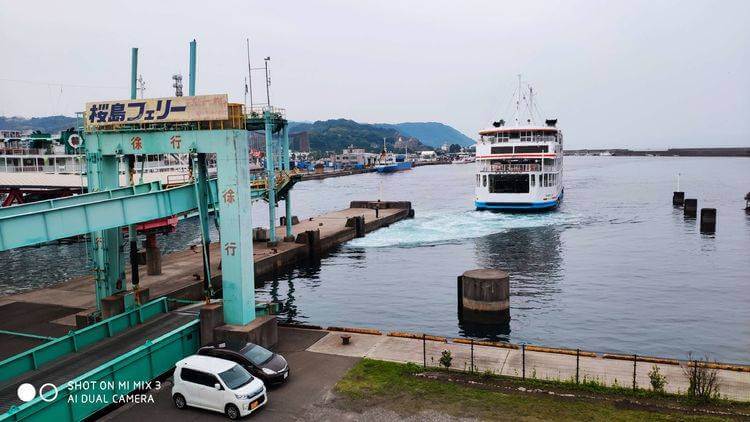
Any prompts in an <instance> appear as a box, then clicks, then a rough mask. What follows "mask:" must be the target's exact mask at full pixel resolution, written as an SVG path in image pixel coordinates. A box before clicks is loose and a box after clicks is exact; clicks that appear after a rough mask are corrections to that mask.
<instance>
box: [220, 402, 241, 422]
mask: <svg viewBox="0 0 750 422" xmlns="http://www.w3.org/2000/svg"><path fill="white" fill-rule="evenodd" d="M224 413H225V414H226V415H227V417H228V418H229V419H231V420H235V419H239V417H240V409H238V408H237V406H235V405H233V404H228V405H227V408H226V409H225V410H224Z"/></svg>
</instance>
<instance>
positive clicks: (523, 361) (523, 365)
mask: <svg viewBox="0 0 750 422" xmlns="http://www.w3.org/2000/svg"><path fill="white" fill-rule="evenodd" d="M521 379H523V380H525V379H526V344H522V345H521Z"/></svg>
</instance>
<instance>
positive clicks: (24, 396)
mask: <svg viewBox="0 0 750 422" xmlns="http://www.w3.org/2000/svg"><path fill="white" fill-rule="evenodd" d="M50 390H51V391H54V392H55V394H53V395H51V396H49V397H45V395H44V393H45V392H46V391H50ZM36 394H37V391H36V388H34V386H33V385H31V384H29V383H28V382H25V383H23V384H21V385H19V386H18V398H19V399H20V400H21V401H23V402H30V401H32V400H34V397H36ZM57 394H58V390H57V387H56V386H55V385H54V384H51V383H46V384H42V386H41V387H39V398H40V399H42V401H46V402H53V401H55V399H57Z"/></svg>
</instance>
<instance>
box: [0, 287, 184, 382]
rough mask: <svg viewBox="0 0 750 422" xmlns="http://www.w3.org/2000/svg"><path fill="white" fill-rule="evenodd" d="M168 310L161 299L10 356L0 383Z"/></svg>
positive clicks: (2, 364) (0, 367)
mask: <svg viewBox="0 0 750 422" xmlns="http://www.w3.org/2000/svg"><path fill="white" fill-rule="evenodd" d="M168 311H169V305H168V303H167V298H166V297H163V298H160V299H157V300H154V301H151V302H148V303H146V304H144V305H141V306H139V307H137V308H135V309H132V310H130V311H127V312H124V313H121V314H119V315H115V316H113V317H111V318H107V319H105V320H102V321H100V322H97V323H95V324H92V325H89V326H88V327H85V328H81V329H80V330H75V331H71V332H70V333H68V334H66V335H64V336H62V337H59V338H57V339H54V340H51V341H49V342H47V343H44V344H40V345H39V346H36V347H34V348H32V349H29V350H27V351H25V352H21V353H19V354H16V355H14V356H11V357H9V358H7V359H5V360H3V361H0V382H4V381H7V380H9V379H13V378H15V377H17V376H19V375H22V374H24V373H26V372H28V371H33V370H36V369H39V368H40V367H41V366H43V365H44V364H46V363H48V362H52V361H55V360H57V359H60V358H61V357H63V356H65V355H68V354H70V353H75V352H77V351H79V350H81V349H84V348H86V347H87V346H90V345H92V344H94V343H96V342H98V341H101V340H103V339H105V338H108V337H112V336H114V335H116V334H118V333H121V332H123V331H125V330H127V329H128V328H131V327H134V326H135V325H138V324H141V323H143V322H145V321H148V320H149V319H151V318H154V317H155V316H157V315H159V314H162V313H166V312H168Z"/></svg>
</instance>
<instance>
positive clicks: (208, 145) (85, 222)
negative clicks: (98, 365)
mask: <svg viewBox="0 0 750 422" xmlns="http://www.w3.org/2000/svg"><path fill="white" fill-rule="evenodd" d="M137 58H138V56H137V49H133V55H132V64H133V66H132V72H131V78H132V77H133V76H134V75H135V74H136V69H137ZM195 79H196V44H195V41H193V42H191V43H190V83H189V96H194V95H195ZM131 82H132V83H133V84H134V83H135V81H134V78H132V80H131ZM134 86H135V85H133V87H134ZM131 97H132V98H134V91H133V90H131ZM141 101H143V100H141ZM233 107H234V108H233ZM229 109H230V110H229V115H230V120H229V121H222V122H208V124H206V122H200V121H196V122H181V123H180V124H173V125H170V124H161V125H150V124H120V125H113V126H106V127H103V128H100V127H97V126H91V127H87V128H86V131H85V138H86V142H85V148H86V161H87V179H88V192H90V193H88V194H84V195H78V196H73V197H68V198H63V199H53V200H49V201H43V202H39V203H31V204H25V205H20V206H14V207H9V208H3V209H0V250H7V249H11V248H17V247H22V246H28V245H32V244H38V243H43V242H48V241H52V240H56V239H61V238H65V237H70V236H74V235H81V234H86V233H90V237H91V240H92V241H91V248H92V256H93V261H94V273H95V283H96V298H97V306H98V307H99V309H101V300H102V299H103V298H105V297H107V296H111V295H114V294H118V293H122V292H126V291H127V282H126V279H125V259H124V256H123V247H122V245H123V232H122V228H123V227H128V228H129V232H130V240H131V248H132V247H134V246H136V245H135V244H134V243H133V242H134V240H135V239H136V236H135V234H136V233H135V229H134V225H135V224H138V223H143V222H147V221H150V220H154V219H158V218H164V217H169V216H173V215H180V214H187V213H195V212H196V211H197V215H198V217H199V220H200V226H201V235H202V240H203V246H204V247H203V251H204V257H203V259H204V287H205V288H206V290H207V294H210V279H211V275H210V270H209V269H210V262H209V258H208V257H209V254H208V245H209V243H210V235H209V218H210V215H211V213H213V215H214V218H217V219H218V218H219V217H220V223H221V224H219V238H220V241H221V262H222V297H223V302H224V321H225V322H226V323H227V324H235V325H244V324H248V323H249V322H251V321H252V320H253V319H254V318H255V294H254V271H253V253H252V250H253V244H252V235H251V230H252V221H251V201H252V199H255V198H258V199H260V198H262V199H265V200H266V201H267V202H268V204H269V223H270V224H269V225H270V230H269V232H270V236H271V241H272V242H273V241H276V234H275V230H274V227H275V208H276V204H277V201H279V200H280V199H284V200H285V203H286V210H285V211H286V228H285V229H286V237H287V239H288V238H289V237H291V235H292V227H291V223H292V216H291V193H290V188H291V186H292V185H293V184H294V183H295V182H296V181H297V180H299V179H298V177H297V176H294V175H293V174H292V172H291V171H290V168H289V134H288V125H287V121H286V120H285V119H284V118H283V116H281V114H280V113H278V111H277V110H274V109H272V108H271V107H266V108H265V109H264V110H262V118H261V116H259V115H257V114H255V113H253V114H252V115H250V116H244V114H242V113H241V112H240V113H239V116H240V118H239V119H234V118H232V116H233V115H234V116H236V115H237V112H236V111H237V109H239V110H242V106H241V105H239V104H229ZM212 123H213V124H212ZM260 123H262V125H263V129H264V131H265V137H266V160H267V161H266V171H265V180H255V181H251V179H250V166H249V145H248V132H247V131H248V130H250V129H251V128H252V127H256V126H257V125H258V124H260ZM274 133H277V134H279V136H277V137H276V142H274V138H275V137H274ZM279 137H280V138H281V139H278V138H279ZM279 141H280V142H279ZM279 143H281V145H279ZM276 150H280V151H278V153H275V151H276ZM142 154H186V155H188V156H189V157H190V162H191V163H192V178H191V182H190V183H188V184H185V185H183V186H179V187H175V188H170V189H164V188H162V187H161V186H160V185H159V184H158V183H150V184H136V183H135V180H134V177H133V165H132V163H135V156H137V155H142ZM207 154H215V155H216V166H217V178H215V179H209V177H208V168H207V159H206V157H207ZM274 155H278V156H279V157H280V159H279V160H278V161H280V163H278V164H277V163H276V162H275V161H276V160H274ZM123 157H124V158H126V160H125V161H126V162H128V163H129V177H128V179H127V180H128V183H129V185H130V186H128V187H121V186H120V184H119V176H120V168H119V162H120V159H121V158H123ZM277 172H278V175H277ZM277 176H278V178H277ZM252 186H255V187H258V189H257V190H253V189H252ZM133 259H134V256H133V255H131V260H133ZM132 264H133V274H134V275H133V278H132V284H133V287H134V288H135V289H137V286H138V276H137V274H138V268H137V264H135V263H134V262H133V263H132Z"/></svg>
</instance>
